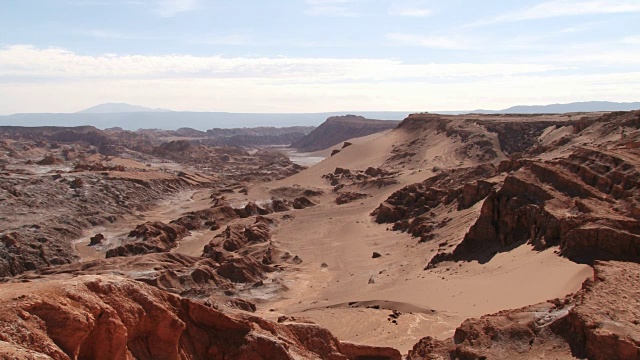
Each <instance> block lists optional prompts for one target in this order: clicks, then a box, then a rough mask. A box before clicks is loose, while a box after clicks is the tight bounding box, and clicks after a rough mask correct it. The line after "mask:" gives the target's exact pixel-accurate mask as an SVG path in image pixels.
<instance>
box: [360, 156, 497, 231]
mask: <svg viewBox="0 0 640 360" xmlns="http://www.w3.org/2000/svg"><path fill="white" fill-rule="evenodd" d="M496 173H497V172H496V168H495V167H494V166H493V165H491V164H485V165H480V166H477V167H471V168H460V169H455V170H451V171H442V172H440V173H439V174H438V175H435V176H432V177H430V178H428V179H427V180H425V181H423V182H422V183H419V184H413V185H409V186H406V187H404V188H402V189H400V190H398V191H396V192H394V193H393V194H392V195H391V196H390V197H389V198H388V199H387V200H386V201H385V202H384V203H382V204H380V206H379V207H378V208H377V209H376V210H374V211H373V212H372V213H371V215H372V216H374V217H375V221H376V222H377V223H379V224H385V223H392V224H393V229H394V230H400V231H407V232H409V233H411V234H412V235H413V236H414V237H420V238H421V241H428V240H431V239H432V237H433V236H432V232H433V231H434V230H435V229H437V228H439V227H442V226H444V225H445V223H442V222H440V223H439V222H437V221H435V216H434V215H435V214H434V213H433V210H434V209H436V208H439V207H442V206H445V207H447V206H450V207H452V209H455V210H462V209H467V208H469V207H471V206H473V205H474V204H476V203H477V202H479V201H481V200H482V199H484V198H485V197H487V195H489V193H490V192H491V190H492V189H493V188H494V186H495V185H496V184H495V183H493V182H490V181H486V180H484V179H488V178H491V177H493V176H494V175H496Z"/></svg>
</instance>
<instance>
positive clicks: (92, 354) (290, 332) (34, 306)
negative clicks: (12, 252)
mask: <svg viewBox="0 0 640 360" xmlns="http://www.w3.org/2000/svg"><path fill="white" fill-rule="evenodd" d="M21 285H22V288H20V289H12V290H9V291H3V293H2V294H1V295H0V329H1V331H0V341H1V346H0V354H2V355H3V356H5V357H6V356H30V357H32V358H53V359H76V358H81V359H133V358H135V359H194V358H199V359H205V358H206V359H246V360H253V359H265V360H266V359H298V358H305V359H336V360H339V359H345V360H348V359H363V358H377V359H394V360H395V359H400V354H399V353H398V352H397V351H395V350H392V349H385V348H376V347H366V346H359V345H354V344H342V343H340V342H339V341H338V340H337V339H336V338H335V337H334V336H333V335H331V333H329V332H328V331H327V330H325V329H323V328H321V327H319V326H317V325H312V324H295V323H289V324H276V323H272V322H269V321H266V320H263V319H261V318H258V317H254V316H249V315H226V314H224V313H222V312H220V311H218V310H216V309H214V308H213V307H208V306H206V305H203V304H200V303H197V302H194V301H191V300H188V299H184V298H180V297H179V296H176V295H172V294H169V293H166V292H163V291H161V290H158V289H155V288H153V287H150V286H148V285H145V284H142V283H140V282H137V281H133V280H127V279H124V278H121V277H117V276H109V275H102V276H80V277H77V278H74V279H68V280H62V279H56V280H51V281H46V282H43V281H38V282H33V283H29V284H21ZM27 288H28V289H27ZM25 290H28V291H25ZM60 324H65V326H60Z"/></svg>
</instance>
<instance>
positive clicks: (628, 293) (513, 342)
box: [408, 262, 640, 360]
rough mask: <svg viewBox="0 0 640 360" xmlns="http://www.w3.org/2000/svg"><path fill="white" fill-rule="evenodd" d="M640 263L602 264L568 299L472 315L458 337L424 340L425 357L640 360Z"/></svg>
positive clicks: (420, 349)
mask: <svg viewBox="0 0 640 360" xmlns="http://www.w3.org/2000/svg"><path fill="white" fill-rule="evenodd" d="M639 274H640V265H639V264H636V263H623V262H598V263H597V264H596V265H595V278H594V280H588V281H586V282H585V284H584V285H583V288H582V290H580V291H579V292H578V293H576V294H574V295H571V296H569V297H567V298H566V299H564V300H559V299H555V300H552V301H549V302H547V303H542V304H537V305H532V306H527V307H524V308H522V309H517V310H507V311H502V312H499V313H497V314H492V315H485V316H483V317H481V318H479V319H468V320H466V321H465V322H464V323H463V324H462V325H461V326H460V327H458V328H457V329H456V332H455V335H454V336H453V338H452V339H449V340H445V341H439V340H435V339H433V338H430V337H428V338H424V339H422V340H420V342H418V343H417V344H416V345H415V346H414V347H413V349H412V350H411V351H410V352H409V356H408V358H409V359H411V360H419V359H440V358H456V359H461V360H465V359H483V358H484V359H493V358H501V359H531V358H562V359H565V358H567V359H568V358H575V357H577V358H588V359H593V360H605V359H609V360H623V359H640V323H639V320H638V319H640V300H639V299H640V296H638V295H640V291H639V290H638V280H640V275H639Z"/></svg>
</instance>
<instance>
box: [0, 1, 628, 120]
mask: <svg viewBox="0 0 640 360" xmlns="http://www.w3.org/2000/svg"><path fill="white" fill-rule="evenodd" d="M639 94H640V1H639V0H585V1H576V0H557V1H544V0H543V1H509V2H507V1H495V0H483V1H467V0H449V1H435V0H433V1H429V0H262V1H257V0H246V1H228V0H227V1H222V0H147V1H141V0H2V1H0V99H2V100H1V101H0V114H9V113H16V112H73V111H77V110H80V109H83V108H86V107H90V106H92V105H95V104H98V103H104V102H128V103H133V104H139V105H144V106H149V107H162V108H169V109H174V110H194V111H233V112H320V111H341V110H401V111H429V110H471V109H478V108H485V109H499V108H504V107H508V106H511V105H517V104H546V103H556V102H571V101H588V100H610V101H640V95H639Z"/></svg>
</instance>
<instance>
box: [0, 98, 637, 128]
mask: <svg viewBox="0 0 640 360" xmlns="http://www.w3.org/2000/svg"><path fill="white" fill-rule="evenodd" d="M637 109H640V102H633V103H616V102H606V101H589V102H576V103H570V104H553V105H536V106H514V107H511V108H508V109H504V110H474V111H430V112H433V113H437V114H466V113H482V114H498V113H504V114H514V113H522V114H533V113H537V114H546V113H565V112H592V111H629V110H637ZM410 113H411V111H404V112H403V111H341V112H324V113H302V114H295V113H290V114H264V113H228V112H190V111H170V110H165V109H151V108H146V107H143V106H136V105H129V104H122V103H120V104H101V105H97V106H94V107H91V108H89V109H86V110H82V111H80V112H77V113H59V114H48V113H38V114H13V115H6V116H0V126H1V125H5V126H6V125H14V126H81V125H92V126H95V127H97V128H100V129H107V128H112V127H121V128H123V129H125V130H137V129H152V128H154V129H166V130H176V129H178V128H181V127H189V128H193V129H197V130H203V131H204V130H207V129H212V128H237V127H260V126H276V127H286V126H318V125H319V124H321V123H322V122H323V121H325V120H326V119H327V118H330V117H333V116H343V115H349V114H355V115H359V116H363V117H365V118H370V119H380V120H402V119H404V118H405V117H407V115H409V114H410Z"/></svg>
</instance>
